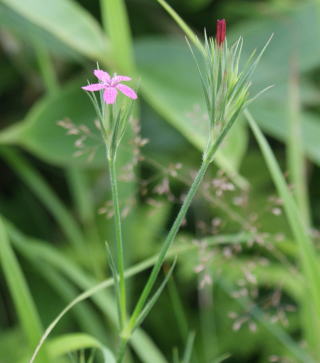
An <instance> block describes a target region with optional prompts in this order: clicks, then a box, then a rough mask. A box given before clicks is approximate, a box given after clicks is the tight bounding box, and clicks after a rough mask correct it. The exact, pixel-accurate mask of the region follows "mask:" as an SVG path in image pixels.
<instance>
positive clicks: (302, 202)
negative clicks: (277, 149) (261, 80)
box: [287, 57, 311, 228]
mask: <svg viewBox="0 0 320 363" xmlns="http://www.w3.org/2000/svg"><path fill="white" fill-rule="evenodd" d="M299 87H300V85H299V73H298V64H297V60H296V57H293V59H292V62H291V72H290V79H289V97H288V98H289V117H288V121H289V123H288V130H289V132H288V139H287V158H288V170H289V177H290V182H291V183H292V184H293V187H294V189H293V193H294V196H295V198H296V201H297V204H298V206H299V209H300V212H301V216H302V217H303V220H304V222H305V224H306V226H307V227H308V228H310V226H311V216H310V207H309V199H308V190H307V178H306V174H307V173H306V160H305V157H304V154H303V146H302V137H301V136H302V130H301V99H300V94H299Z"/></svg>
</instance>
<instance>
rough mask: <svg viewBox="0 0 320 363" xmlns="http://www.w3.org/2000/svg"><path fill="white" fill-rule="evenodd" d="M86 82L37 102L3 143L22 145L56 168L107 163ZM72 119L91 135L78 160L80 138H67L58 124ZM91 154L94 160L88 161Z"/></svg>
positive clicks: (0, 138)
mask: <svg viewBox="0 0 320 363" xmlns="http://www.w3.org/2000/svg"><path fill="white" fill-rule="evenodd" d="M84 83H85V82H84V81H82V82H72V83H71V84H68V85H67V86H65V88H64V89H63V90H62V91H61V92H59V93H57V94H55V95H53V96H45V97H44V98H43V99H41V100H40V101H38V102H37V103H36V104H35V106H34V107H33V108H31V110H30V112H29V113H28V114H27V116H26V118H25V119H24V120H23V121H22V122H19V123H17V124H15V125H13V126H12V127H11V128H8V129H5V130H4V131H2V133H1V134H0V143H1V142H2V143H14V144H19V145H20V146H22V147H24V148H25V149H26V150H28V151H30V152H32V153H33V154H34V155H36V156H38V157H39V158H41V159H44V160H45V161H47V162H50V163H53V164H57V165H66V166H67V165H75V164H78V165H85V166H88V167H93V166H97V165H103V163H104V157H105V156H104V145H103V142H102V140H101V139H100V136H99V133H98V130H97V129H96V127H95V125H94V119H95V115H94V111H93V109H92V105H91V104H90V101H89V99H88V97H87V95H86V94H85V93H84V92H83V91H82V90H81V88H80V87H81V85H83V84H84ZM66 118H67V119H70V120H71V121H72V122H73V123H74V124H75V125H76V126H80V125H86V126H87V127H89V128H90V130H91V132H92V135H90V136H89V137H88V139H87V140H85V142H84V145H85V148H84V150H85V151H86V152H85V153H84V155H82V156H79V157H75V156H74V153H75V152H76V151H77V150H80V149H77V148H76V147H75V141H76V140H77V139H79V137H81V136H79V135H78V136H77V135H66V133H67V130H66V129H64V128H62V127H61V126H59V125H58V124H57V122H58V121H60V120H64V119H66ZM91 153H92V156H93V160H92V161H90V162H89V161H88V158H89V157H90V155H91Z"/></svg>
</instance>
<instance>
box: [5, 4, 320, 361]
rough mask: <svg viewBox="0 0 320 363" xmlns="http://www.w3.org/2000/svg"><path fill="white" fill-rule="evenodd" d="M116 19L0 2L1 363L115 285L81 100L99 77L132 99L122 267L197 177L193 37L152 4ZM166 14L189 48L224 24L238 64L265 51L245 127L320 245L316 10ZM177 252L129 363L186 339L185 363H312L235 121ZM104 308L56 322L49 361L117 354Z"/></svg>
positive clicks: (259, 163)
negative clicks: (188, 356) (266, 152)
mask: <svg viewBox="0 0 320 363" xmlns="http://www.w3.org/2000/svg"><path fill="white" fill-rule="evenodd" d="M124 3H125V5H126V9H124V8H122V7H121V4H122V1H116V0H114V1H113V2H112V1H103V0H102V1H100V2H99V1H85V0H82V1H80V0H78V1H76V0H75V1H71V0H55V1H49V0H25V1H19V0H1V1H0V54H1V57H0V75H1V78H0V79H1V82H0V100H1V101H0V104H1V115H0V158H1V164H0V175H1V177H0V191H1V194H0V213H1V216H2V222H1V224H0V227H1V232H0V244H1V246H2V247H1V251H0V252H1V254H0V257H1V265H2V272H1V274H0V287H1V290H0V293H1V295H0V296H1V298H0V312H1V313H0V326H1V329H0V362H1V363H13V362H26V361H27V357H30V353H31V352H32V350H33V348H34V347H35V345H36V343H37V341H38V340H39V336H40V334H41V332H42V331H43V328H46V327H47V326H48V324H49V323H50V322H51V321H52V320H53V319H54V318H55V317H56V316H57V314H58V313H59V312H60V311H61V310H62V309H63V308H64V307H65V306H66V305H67V304H68V303H69V302H70V301H71V300H72V299H73V298H75V297H76V296H77V295H78V294H79V293H81V292H82V291H84V290H86V289H88V288H90V287H92V286H93V285H95V284H96V283H98V282H99V281H102V280H104V279H106V278H107V277H110V274H109V271H108V267H107V258H106V251H105V247H104V241H105V240H108V241H111V240H112V238H113V233H112V215H113V211H112V204H111V202H110V199H111V196H110V190H109V183H108V176H107V172H106V168H105V166H106V165H105V159H104V148H103V144H102V142H101V140H100V137H99V131H98V130H97V128H96V126H95V122H94V121H95V115H94V110H93V107H92V105H91V104H90V101H89V100H88V97H87V96H86V95H85V93H84V92H83V91H82V90H81V89H80V87H81V86H82V85H85V84H86V83H87V80H89V82H93V81H94V76H93V75H92V70H93V69H95V68H96V64H97V62H99V65H100V68H102V69H106V70H108V71H109V72H110V73H113V72H118V73H120V74H126V75H131V76H133V78H134V82H133V83H131V86H134V87H138V88H139V103H138V104H137V107H136V110H135V117H134V120H132V124H131V127H130V130H129V132H128V136H127V138H126V140H125V141H124V143H123V147H122V151H121V154H120V157H119V174H120V176H119V180H120V184H121V185H120V188H121V197H122V215H123V220H124V224H125V235H126V259H127V266H130V265H133V264H135V263H138V262H141V261H143V260H145V259H147V258H148V257H149V256H151V255H153V254H155V253H156V252H157V251H158V249H159V245H160V244H161V242H162V240H163V237H164V236H165V233H166V231H167V230H168V228H169V227H170V225H171V223H172V221H173V218H174V216H175V214H176V212H177V211H178V208H179V205H180V201H181V198H182V197H183V195H184V194H185V192H186V190H187V186H188V185H189V184H190V183H191V181H192V176H193V175H194V172H195V171H196V170H197V168H198V166H199V162H200V160H201V151H200V150H201V149H202V148H203V146H204V145H205V140H206V121H207V119H206V115H205V112H204V110H205V109H204V102H203V98H202V93H201V92H202V91H201V83H200V80H199V76H198V73H197V69H196V66H195V64H194V61H193V59H192V55H191V53H190V50H189V49H188V46H187V43H186V41H185V35H184V34H183V32H182V30H181V29H180V28H179V27H178V25H177V24H176V23H175V21H174V20H173V19H172V18H171V17H170V15H169V14H168V12H166V11H165V9H164V8H163V6H161V1H159V2H158V1H156V0H127V1H125V2H124ZM168 4H170V5H171V6H172V7H173V9H175V10H176V12H177V13H178V14H179V15H180V16H181V17H182V19H184V20H185V22H186V23H187V24H188V25H189V26H190V27H191V28H192V29H193V30H194V31H195V32H196V33H197V34H198V36H199V37H202V35H203V32H204V29H206V32H207V34H208V35H210V36H214V34H215V22H216V19H220V18H225V19H226V20H227V24H228V30H227V37H228V42H233V41H234V40H236V39H237V38H238V37H239V36H240V35H241V36H243V38H244V49H243V60H244V61H245V60H246V58H247V57H248V56H249V55H250V54H251V52H252V51H253V50H254V49H258V50H259V49H261V48H262V47H263V46H264V44H265V43H266V41H267V40H268V39H269V37H270V36H271V35H272V34H273V35H274V36H273V39H272V42H271V44H270V46H269V47H268V49H267V51H266V53H265V55H264V56H263V58H262V60H261V62H260V64H259V67H258V68H257V70H256V73H255V75H254V79H253V86H252V95H254V94H256V93H258V92H259V91H260V90H262V89H264V88H265V87H267V86H269V85H273V88H272V89H270V90H268V91H267V92H266V93H265V94H263V95H262V96H261V97H260V98H259V99H258V100H257V101H255V102H254V103H253V104H252V106H250V110H251V113H252V114H253V116H254V117H255V119H256V120H257V122H258V124H259V126H260V127H261V128H262V130H263V132H264V133H265V134H266V135H267V136H268V140H269V142H270V144H271V146H272V149H273V151H274V152H275V155H276V157H277V160H278V161H279V163H280V165H281V167H282V170H283V173H284V175H285V177H286V179H287V181H288V183H289V185H290V186H291V190H292V191H293V193H295V191H296V190H299V193H297V199H298V203H299V208H300V210H301V216H302V217H301V218H304V220H305V221H306V223H307V224H308V225H309V226H310V233H311V234H312V236H313V238H314V241H315V243H316V244H318V242H319V224H320V208H319V203H320V189H319V183H318V182H317V180H319V177H320V170H319V164H320V143H319V140H320V121H319V113H320V97H319V87H320V42H319V35H320V2H319V1H316V0H315V1H308V0H305V1H298V0H260V1H259V0H250V1H249V0H248V1H244V0H214V1H213V0H170V1H169V0H168ZM125 10H126V11H125ZM179 243H180V244H183V246H185V245H187V246H189V247H188V248H187V252H185V253H183V254H181V256H180V255H179V259H178V264H177V267H176V269H175V272H174V277H173V279H172V280H171V282H170V283H169V285H168V287H167V288H166V290H165V291H164V293H163V294H162V296H161V298H160V300H159V302H158V303H157V305H156V306H155V308H154V309H153V310H152V312H151V314H150V316H149V317H148V318H147V319H146V321H145V323H144V324H143V330H140V331H139V332H138V333H137V335H136V338H135V339H134V341H133V343H132V349H131V350H130V356H129V357H128V362H130V361H131V362H163V363H164V362H171V361H173V356H174V350H175V349H177V350H178V351H179V352H180V356H181V355H182V353H181V352H183V349H184V347H185V345H186V341H187V337H188V334H189V333H190V332H195V337H196V338H195V346H194V353H193V356H192V360H191V361H192V362H199V363H202V362H220V361H225V362H233V363H236V362H241V363H243V362H299V361H303V362H309V361H312V360H310V358H309V356H308V355H307V353H305V352H306V351H307V349H306V350H305V348H306V346H307V345H306V343H305V342H306V339H307V338H306V335H305V334H306V333H305V325H308V324H310V321H309V322H307V321H305V319H304V314H303V311H301V299H302V298H306V297H305V296H304V292H303V285H301V281H300V280H299V278H298V277H299V267H298V266H297V262H296V251H295V247H294V242H293V240H292V235H291V232H290V229H289V228H288V224H287V221H286V218H285V216H284V214H283V211H282V201H281V199H279V197H278V196H277V194H276V191H275V188H274V185H273V182H272V180H271V177H270V173H269V171H268V169H267V167H266V165H265V163H264V159H263V157H262V155H261V151H260V150H259V147H258V145H257V143H256V141H255V139H254V137H253V136H252V134H251V132H250V130H249V128H248V127H247V124H246V120H245V119H244V118H243V117H242V118H241V120H239V122H238V123H237V124H236V125H235V127H234V129H233V130H232V132H231V134H230V135H229V136H228V139H227V140H226V143H225V144H224V146H223V150H221V151H220V153H219V154H218V157H217V162H216V164H215V165H214V166H213V167H212V169H211V170H210V171H209V173H208V177H207V180H206V182H205V183H204V185H203V188H202V190H201V192H200V193H199V195H198V197H197V198H196V200H195V201H194V204H193V206H192V208H191V209H190V211H189V213H188V216H187V219H186V222H185V224H184V226H183V228H182V229H181V233H180V234H179V237H178V240H177V246H179ZM149 267H150V266H149ZM146 277H147V270H144V271H142V272H141V273H139V274H137V275H135V276H134V278H132V279H130V282H131V283H130V300H131V302H134V301H135V299H136V297H137V296H138V294H139V291H140V290H141V288H142V287H143V284H144V282H145V280H146ZM112 296H113V292H112V290H111V289H108V290H105V291H104V292H102V293H99V294H96V295H94V296H93V297H91V298H89V299H87V300H86V301H85V302H83V303H81V304H78V305H77V307H75V308H74V309H72V310H71V311H70V312H69V313H68V314H67V315H66V316H64V318H63V320H62V321H61V322H60V323H59V324H58V326H57V328H56V329H55V330H54V332H53V333H52V335H50V339H49V340H48V344H47V345H48V347H47V351H48V352H49V353H48V355H49V357H50V358H47V357H41V359H42V361H43V362H45V361H49V362H56V361H57V362H58V361H59V362H60V361H61V362H67V361H70V360H68V358H66V355H64V354H65V353H68V352H69V351H70V350H71V348H70V347H74V350H77V349H87V348H88V349H89V348H91V347H94V344H93V343H92V341H91V340H90V337H94V338H96V339H98V340H99V341H101V342H103V344H105V345H106V346H107V347H108V348H109V349H110V350H111V351H114V350H115V347H116V329H115V326H116V325H115V324H116V316H115V310H114V309H113V303H114V302H113V298H112ZM80 333H82V335H77V334H80ZM80 338H81V339H83V340H81V339H80ZM90 342H91V343H90ZM72 344H74V345H72ZM17 347H18V348H17ZM86 352H87V350H86ZM73 357H74V358H76V355H75V354H74V356H73ZM47 359H49V360H47ZM59 359H60V360H59ZM40 361H41V360H40V359H39V362H40ZM175 362H176V361H175Z"/></svg>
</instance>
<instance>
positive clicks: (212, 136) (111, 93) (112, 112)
mask: <svg viewBox="0 0 320 363" xmlns="http://www.w3.org/2000/svg"><path fill="white" fill-rule="evenodd" d="M269 41H270V40H269ZM269 41H268V42H267V44H266V45H265V46H264V48H263V49H262V51H261V52H260V53H259V54H258V56H256V57H255V53H252V55H251V56H250V57H249V59H248V61H247V62H246V63H245V65H244V67H243V68H241V67H240V58H241V51H242V45H243V40H242V38H239V40H238V41H236V42H235V43H234V44H233V45H232V46H231V47H229V46H228V43H227V38H226V22H225V20H224V19H223V20H218V22H217V35H216V38H215V39H214V38H210V37H207V36H206V35H205V41H204V45H202V43H201V42H200V41H199V40H198V39H196V41H195V44H196V46H198V48H199V49H200V56H201V57H202V63H203V64H204V68H202V67H200V61H199V59H198V56H196V55H195V52H194V51H193V49H192V47H191V45H190V44H189V46H190V49H191V51H192V54H193V56H194V58H195V60H196V64H197V67H198V70H199V73H200V79H201V82H202V86H203V93H204V99H205V103H206V107H207V112H208V115H209V130H210V132H209V134H208V140H207V145H206V147H205V149H204V150H203V155H202V162H201V166H200V168H199V170H198V172H197V174H196V175H195V178H194V180H193V183H192V185H191V187H190V189H189V191H188V192H187V194H186V196H185V198H184V200H183V203H182V205H181V207H180V210H179V212H178V214H177V216H176V218H175V220H174V222H173V224H172V226H171V228H170V230H169V232H168V235H167V237H166V238H165V240H164V242H163V244H162V246H161V249H160V251H159V253H158V256H157V260H156V262H155V264H154V265H153V268H152V270H151V272H150V275H149V277H148V280H147V281H146V283H145V285H144V287H143V290H142V292H141V294H140V296H139V298H138V300H137V302H136V304H135V306H134V308H133V311H132V312H131V313H129V311H128V304H127V297H126V281H125V264H124V260H125V259H124V252H125V245H124V241H123V234H122V221H121V214H120V207H119V195H118V186H117V185H118V182H117V173H116V157H117V150H118V148H119V145H120V143H121V140H122V139H123V136H124V134H125V131H126V128H127V125H128V120H129V118H130V115H131V112H132V109H133V101H134V100H136V99H137V94H136V92H135V91H134V90H133V89H131V88H130V87H128V86H127V85H124V84H123V83H122V82H127V81H130V80H131V78H130V77H127V76H119V75H115V76H113V77H111V76H110V75H109V74H108V73H107V72H105V71H102V70H100V69H96V70H95V71H94V74H95V76H96V77H97V78H98V80H99V82H98V83H94V84H88V85H87V86H83V87H82V88H83V89H84V90H85V91H86V92H87V94H88V96H89V97H90V100H91V102H92V104H93V106H94V109H95V111H96V114H97V118H98V121H99V124H100V129H101V133H102V137H103V140H104V142H105V145H106V156H107V160H108V167H109V175H110V184H111V193H112V201H113V208H114V225H115V251H116V257H115V258H114V257H113V255H112V253H111V251H110V248H109V246H108V245H107V251H108V255H109V263H110V268H111V271H112V274H113V279H114V286H115V295H116V302H117V311H118V319H119V337H120V342H119V347H118V352H117V363H121V362H122V361H123V359H124V356H125V352H126V347H127V344H128V342H129V341H130V339H131V337H132V334H133V332H134V331H135V329H136V328H138V327H139V326H140V325H141V324H142V322H143V320H144V319H145V318H146V316H147V315H148V314H149V312H150V310H151V309H152V307H153V306H154V304H155V303H156V301H157V299H158V298H159V296H160V294H161V292H162V290H163V289H164V287H165V286H166V284H167V282H168V280H169V279H170V276H171V274H172V272H173V269H174V266H175V261H174V263H173V264H172V266H171V268H170V269H169V271H168V272H167V274H166V277H165V278H164V280H163V282H162V283H161V284H160V286H159V287H158V289H157V290H156V291H155V292H154V293H153V295H152V296H151V293H152V291H153V289H154V286H155V283H156V281H157V278H158V275H159V273H160V270H161V267H162V265H163V263H164V261H165V259H166V257H167V253H168V251H169V249H170V247H171V246H172V244H173V242H174V240H175V237H176V235H177V233H178V231H179V228H180V227H181V225H182V223H183V221H184V219H185V216H186V213H187V211H188V209H189V207H190V205H191V202H192V200H193V198H194V196H195V195H196V193H197V191H198V190H199V186H200V185H201V183H202V181H203V179H204V176H205V174H206V171H207V169H208V168H209V166H210V164H211V163H212V162H213V160H214V156H215V153H216V151H217V150H218V148H219V147H220V146H221V144H222V142H223V141H224V139H225V137H226V136H227V134H228V132H229V131H230V129H231V127H232V125H233V124H234V123H235V122H236V120H237V119H238V116H239V115H240V113H241V112H242V111H243V109H244V108H245V107H246V106H247V105H248V104H249V103H250V102H251V101H252V100H253V99H254V98H255V97H254V98H250V95H249V90H250V86H251V76H252V74H253V72H254V70H255V68H256V66H257V64H258V62H259V60H260V58H261V56H262V54H263V52H264V51H265V49H266V47H267V45H268V43H269ZM95 92H99V94H98V95H97V94H96V93H95ZM119 92H120V93H122V94H124V95H125V96H126V97H127V98H128V99H129V100H128V99H121V100H119V98H118V96H119V94H118V93H119ZM150 296H151V297H150ZM46 334H48V331H47V332H46ZM43 340H44V339H42V342H43ZM41 344H42V343H41V342H40V345H41ZM40 345H38V347H37V349H36V352H35V354H34V356H33V359H34V357H35V356H36V354H37V352H38V351H39V348H40ZM33 359H32V360H31V361H30V362H31V363H32V362H33Z"/></svg>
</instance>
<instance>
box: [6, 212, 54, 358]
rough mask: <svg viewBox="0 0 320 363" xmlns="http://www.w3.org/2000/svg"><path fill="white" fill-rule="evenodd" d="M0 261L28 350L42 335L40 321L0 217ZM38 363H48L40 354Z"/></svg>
mask: <svg viewBox="0 0 320 363" xmlns="http://www.w3.org/2000/svg"><path fill="white" fill-rule="evenodd" d="M0 261H1V265H2V269H3V272H4V275H5V278H6V281H7V285H8V288H9V290H10V294H11V297H12V300H13V303H14V305H15V309H16V312H17V315H18V319H19V321H20V325H21V328H22V330H23V332H24V334H25V336H26V338H27V340H28V342H29V345H30V348H33V347H35V346H36V344H37V343H38V341H39V338H40V337H41V334H42V327H41V321H40V318H39V315H38V312H37V308H36V306H35V304H34V301H33V299H32V295H31V293H30V290H29V287H28V285H27V282H26V280H25V277H24V275H23V272H22V270H21V268H20V266H19V263H18V261H17V259H16V256H15V254H14V252H13V250H12V248H11V245H10V242H9V238H8V235H7V231H6V227H5V224H4V222H3V220H2V218H1V216H0ZM39 362H48V360H47V358H46V354H45V353H44V352H42V354H41V355H40V356H39Z"/></svg>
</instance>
